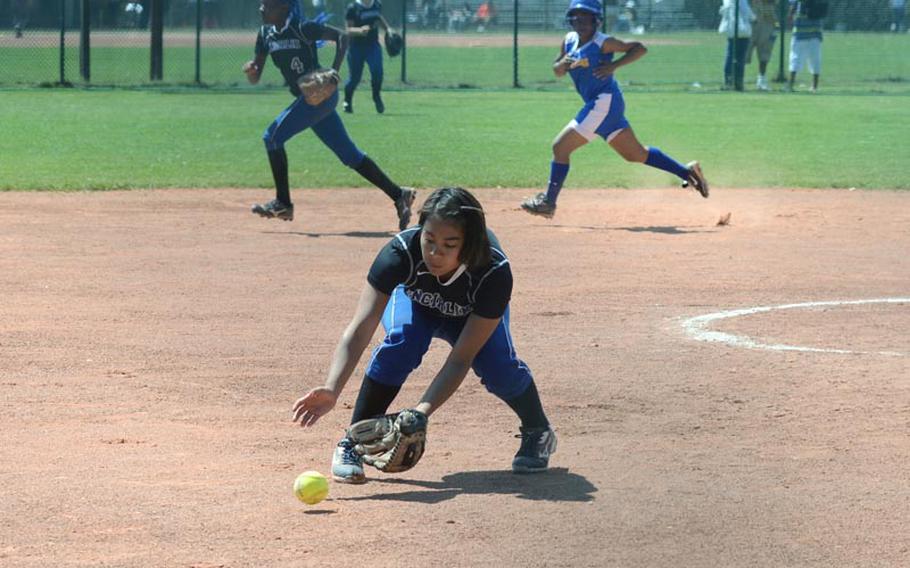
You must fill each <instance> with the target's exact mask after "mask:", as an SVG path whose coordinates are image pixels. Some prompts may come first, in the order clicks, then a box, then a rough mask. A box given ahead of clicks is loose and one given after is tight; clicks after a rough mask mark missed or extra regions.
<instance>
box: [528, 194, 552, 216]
mask: <svg viewBox="0 0 910 568" xmlns="http://www.w3.org/2000/svg"><path fill="white" fill-rule="evenodd" d="M521 208H522V209H524V210H525V211H527V212H528V213H530V214H531V215H540V216H541V217H546V218H547V219H552V218H553V215H556V204H555V203H550V202H549V201H547V194H546V193H544V192H540V193H538V194H537V195H535V196H534V197H529V198H527V199H525V200H524V201H522V202H521Z"/></svg>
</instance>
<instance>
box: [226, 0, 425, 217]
mask: <svg viewBox="0 0 910 568" xmlns="http://www.w3.org/2000/svg"><path fill="white" fill-rule="evenodd" d="M259 11H260V13H261V14H262V22H263V24H264V25H263V26H262V27H261V28H260V29H259V35H258V36H257V37H256V56H255V58H254V59H252V60H251V61H248V62H247V63H246V64H245V65H244V66H243V72H244V73H246V76H247V79H248V80H249V82H250V83H253V84H256V83H258V82H259V78H260V77H261V76H262V68H263V65H265V61H266V57H268V56H271V58H272V62H273V63H274V64H275V66H276V67H278V69H279V70H280V71H281V74H282V75H283V76H284V78H285V80H286V81H287V84H288V86H289V87H290V89H291V94H292V95H294V97H296V98H295V100H294V102H292V103H291V105H290V106H288V107H287V108H286V109H284V111H283V112H282V113H281V114H279V115H278V118H276V119H275V121H274V122H272V124H271V125H269V127H268V128H267V129H266V130H265V133H264V134H263V136H262V139H263V140H264V141H265V148H266V151H267V152H268V156H269V164H270V165H271V168H272V175H273V176H274V178H275V188H276V194H277V195H276V198H275V199H274V200H272V201H270V202H269V203H266V204H265V205H260V204H258V203H257V204H256V205H254V206H253V213H255V214H257V215H260V216H262V217H266V218H270V219H283V220H285V221H291V220H293V219H294V205H293V204H292V203H291V194H290V188H289V184H288V157H287V153H286V152H285V149H284V144H285V143H286V142H287V141H288V140H290V139H291V138H292V137H293V136H295V135H296V134H298V133H299V132H302V131H304V130H306V129H307V128H312V129H313V132H314V133H315V134H316V136H318V137H319V139H320V140H322V142H323V143H324V144H325V145H326V146H328V147H329V149H330V150H332V152H334V153H335V155H336V156H338V159H339V160H341V162H342V163H343V164H344V165H346V166H348V167H350V168H352V169H354V170H355V171H357V173H359V174H360V175H361V176H363V177H364V178H365V179H366V180H367V181H369V182H370V183H372V184H373V185H375V186H376V187H378V188H379V189H381V190H382V191H383V192H384V193H385V194H386V195H388V196H389V198H391V199H392V201H393V202H394V203H395V209H396V212H397V215H398V229H399V230H404V229H405V228H407V226H408V225H409V224H410V222H411V206H412V205H413V203H414V198H415V197H416V192H415V191H414V190H413V189H409V188H402V187H400V186H399V185H398V184H396V183H395V182H393V181H392V180H390V179H389V178H388V177H387V176H386V175H385V173H384V172H383V171H382V170H381V169H380V168H379V166H378V165H376V163H375V162H374V161H373V160H371V159H370V158H369V157H368V156H366V155H365V154H364V153H363V152H361V151H360V149H358V148H357V146H356V145H355V144H354V142H353V141H352V140H351V138H350V137H349V136H348V133H347V131H346V130H345V128H344V124H342V122H341V118H340V117H339V116H338V113H337V112H335V107H336V106H337V105H338V92H337V91H336V92H335V93H333V94H332V96H331V97H329V98H328V99H326V100H325V101H323V102H322V103H320V104H318V105H316V106H311V105H309V104H307V102H306V100H305V99H304V98H303V96H302V93H301V91H300V87H299V86H298V83H299V82H300V79H301V78H302V77H303V76H304V75H306V74H307V73H309V72H310V71H314V70H316V69H319V68H320V66H319V57H318V54H317V47H316V42H318V41H321V40H328V41H334V42H335V44H336V50H335V61H334V62H333V63H332V69H333V70H334V71H335V74H336V75H335V80H336V81H337V80H338V78H337V72H338V69H340V68H341V62H342V61H344V55H345V52H346V51H347V46H348V38H347V35H346V34H345V33H344V32H342V31H341V30H339V29H337V28H334V27H332V26H327V25H325V24H321V23H318V22H315V21H311V20H306V19H304V18H303V16H302V15H301V11H300V5H299V4H298V3H297V0H261V3H260V7H259Z"/></svg>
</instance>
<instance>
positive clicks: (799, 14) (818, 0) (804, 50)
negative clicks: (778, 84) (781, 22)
mask: <svg viewBox="0 0 910 568" xmlns="http://www.w3.org/2000/svg"><path fill="white" fill-rule="evenodd" d="M827 15H828V2H827V0H799V1H793V0H791V2H790V20H791V21H792V22H793V35H792V37H791V38H790V83H789V85H788V86H787V89H788V90H790V91H792V90H793V89H794V85H795V83H796V74H797V73H798V72H800V71H801V70H802V68H803V66H805V65H808V67H809V72H810V73H812V87H810V89H809V91H810V92H812V93H814V92H816V91H818V80H819V77H820V76H821V72H822V20H823V19H824V17H825V16H827Z"/></svg>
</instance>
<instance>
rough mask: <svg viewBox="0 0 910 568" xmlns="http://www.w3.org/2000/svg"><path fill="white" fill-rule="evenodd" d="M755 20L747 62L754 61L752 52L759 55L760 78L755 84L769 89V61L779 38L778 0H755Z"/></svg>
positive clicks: (760, 87)
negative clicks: (775, 42) (777, 31)
mask: <svg viewBox="0 0 910 568" xmlns="http://www.w3.org/2000/svg"><path fill="white" fill-rule="evenodd" d="M754 2H755V6H754V7H753V12H755V21H754V22H752V41H751V42H750V43H749V53H748V54H746V64H747V65H748V64H749V63H752V52H755V53H756V54H757V55H758V78H757V79H756V80H755V86H756V87H757V88H758V90H759V91H767V90H769V89H770V87H769V86H768V76H767V73H768V62H769V61H771V52H772V51H774V40H775V39H776V38H777V33H776V32H775V26H776V24H777V0H754Z"/></svg>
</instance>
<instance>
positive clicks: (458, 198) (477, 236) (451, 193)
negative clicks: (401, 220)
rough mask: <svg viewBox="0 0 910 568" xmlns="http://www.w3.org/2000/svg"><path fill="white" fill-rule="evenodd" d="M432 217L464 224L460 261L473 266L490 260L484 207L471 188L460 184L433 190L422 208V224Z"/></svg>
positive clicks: (481, 264)
mask: <svg viewBox="0 0 910 568" xmlns="http://www.w3.org/2000/svg"><path fill="white" fill-rule="evenodd" d="M430 217H434V218H437V219H441V220H443V221H449V222H451V223H455V224H457V225H458V226H459V227H461V230H462V232H463V233H464V242H463V244H462V246H461V257H460V258H459V260H460V261H461V262H462V263H463V264H466V265H467V266H468V268H471V269H474V268H478V267H481V266H485V265H487V264H489V263H490V238H489V236H488V235H487V220H486V215H484V212H483V206H482V205H481V204H480V202H479V201H477V198H476V197H474V195H472V194H471V192H470V191H468V190H466V189H463V188H460V187H442V188H439V189H437V190H436V191H434V192H433V193H431V194H430V196H429V197H427V200H426V201H424V203H423V207H421V208H420V220H419V224H420V226H423V224H424V223H425V222H426V220H427V219H429V218H430Z"/></svg>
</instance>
